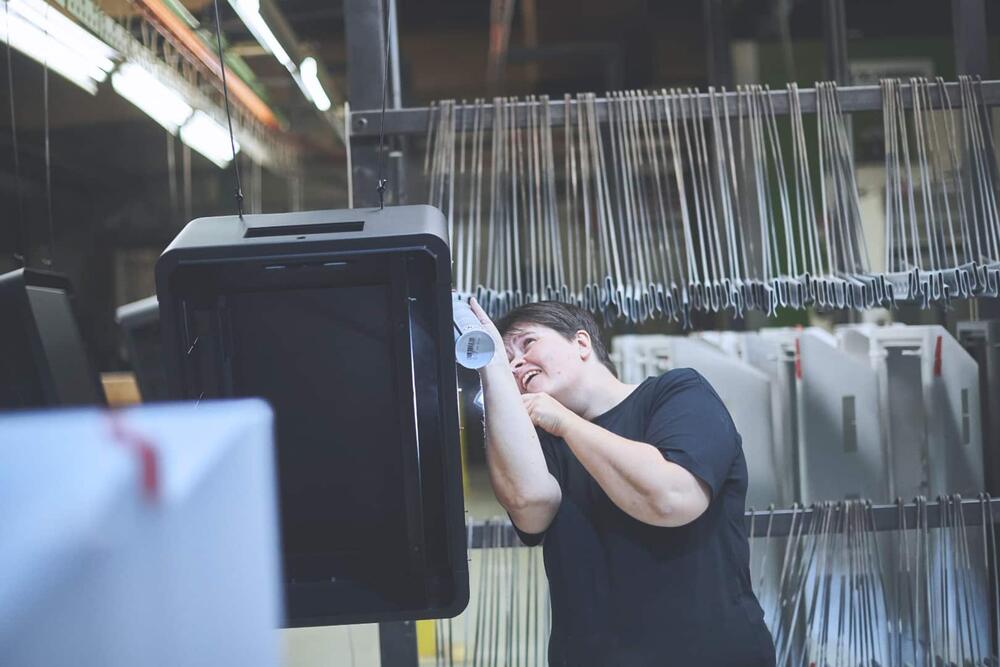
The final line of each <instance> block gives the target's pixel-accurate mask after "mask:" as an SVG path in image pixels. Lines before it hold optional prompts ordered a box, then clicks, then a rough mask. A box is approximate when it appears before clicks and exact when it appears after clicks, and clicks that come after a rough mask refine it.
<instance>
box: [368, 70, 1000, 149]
mask: <svg viewBox="0 0 1000 667" xmlns="http://www.w3.org/2000/svg"><path fill="white" fill-rule="evenodd" d="M977 85H978V84H977ZM958 86H959V84H958V83H957V82H950V83H946V84H945V87H946V88H947V90H948V96H949V97H950V98H951V106H952V108H954V109H957V108H960V107H961V104H962V99H961V98H962V95H961V92H960V91H959V87H958ZM899 88H900V93H901V95H902V103H903V106H904V107H905V108H907V109H910V108H912V107H913V92H912V90H911V88H910V86H909V84H905V85H901V86H900V87H899ZM678 90H680V91H681V92H686V91H687V90H689V88H683V89H678ZM692 90H693V89H692ZM768 94H769V95H770V97H771V103H772V104H773V105H774V112H775V113H777V114H787V113H788V108H789V98H788V91H787V90H785V89H784V88H783V87H782V88H780V89H774V90H770V91H768ZM982 94H983V102H984V103H985V104H986V106H1000V81H983V82H982ZM693 96H694V97H697V98H698V101H699V102H700V103H701V104H700V105H699V104H692V105H690V106H689V107H686V108H684V109H682V110H681V113H680V115H681V117H687V116H689V115H690V114H691V113H692V111H691V109H700V113H701V116H702V117H704V118H708V117H709V116H710V115H711V113H712V105H711V104H710V100H709V95H708V93H704V92H698V93H697V94H695V95H693ZM837 96H838V98H839V100H840V106H841V109H842V110H843V111H845V112H851V111H880V110H881V109H882V91H881V88H880V87H879V86H877V85H875V86H845V87H842V88H838V89H837ZM927 97H928V100H926V101H925V103H927V102H928V101H929V106H930V108H932V109H938V108H940V107H941V93H940V91H939V90H937V89H936V88H935V89H933V90H930V91H928V96H927ZM736 98H737V93H736V91H733V90H731V91H727V92H726V93H725V104H726V108H727V109H728V110H729V115H730V116H737V115H739V114H743V113H745V112H746V110H745V108H744V107H739V108H738V106H737V103H736ZM549 104H550V109H551V114H552V127H562V126H563V125H565V118H566V104H570V105H573V106H575V105H577V104H578V103H577V101H576V100H575V99H571V100H570V101H569V102H565V101H563V100H552V101H551V102H550V103H549ZM715 104H716V113H721V112H722V106H721V102H719V101H718V98H717V99H716V102H715ZM530 106H533V105H532V104H530V103H528V102H518V103H517V104H515V105H514V107H515V109H514V117H513V119H512V121H511V122H512V123H513V125H514V126H515V127H526V126H527V125H528V115H529V114H528V108H529V107H530ZM534 106H537V104H535V105H534ZM798 106H800V107H801V109H802V111H803V112H807V113H815V112H816V89H815V88H800V89H799V100H798ZM464 108H469V109H472V108H473V106H472V105H456V109H459V110H461V109H464ZM431 110H432V109H431V107H411V108H408V109H388V110H386V112H385V133H386V134H389V135H402V134H425V133H426V132H427V124H428V122H429V121H430V118H431ZM596 110H597V120H598V121H599V122H601V123H606V122H607V120H608V100H607V99H606V98H599V99H597V100H596ZM379 113H380V110H374V109H366V110H363V111H352V112H351V122H350V131H351V136H354V137H370V136H377V135H378V128H379V123H378V115H379ZM657 113H658V114H661V113H662V110H660V111H658V112H657ZM694 113H697V111H695V112H694ZM661 118H662V116H661ZM474 122H475V121H474V114H473V113H460V114H458V115H457V117H456V126H455V130H456V131H471V130H472V129H473V123H474ZM481 122H482V128H485V129H491V128H492V127H493V115H492V114H490V113H486V114H483V117H482V120H481Z"/></svg>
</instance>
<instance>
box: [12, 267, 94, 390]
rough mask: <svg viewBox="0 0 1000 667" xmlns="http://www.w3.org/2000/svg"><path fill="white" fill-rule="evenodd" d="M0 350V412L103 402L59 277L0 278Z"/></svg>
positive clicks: (23, 273) (19, 273)
mask: <svg viewBox="0 0 1000 667" xmlns="http://www.w3.org/2000/svg"><path fill="white" fill-rule="evenodd" d="M0 350H2V353H0V409H16V408H41V407H49V406H58V405H99V404H103V403H104V391H103V390H102V389H101V386H100V382H99V381H98V379H97V374H96V373H94V371H93V367H92V366H91V364H90V360H89V358H88V357H87V351H86V348H85V347H84V344H83V339H82V337H81V336H80V328H79V327H78V326H77V321H76V316H75V313H74V311H73V305H72V288H71V286H70V282H69V279H67V278H66V277H65V276H63V275H61V274H59V273H53V272H51V271H42V270H37V269H17V270H16V271H10V272H8V273H5V274H3V275H0Z"/></svg>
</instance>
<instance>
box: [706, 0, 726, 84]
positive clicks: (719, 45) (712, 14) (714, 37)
mask: <svg viewBox="0 0 1000 667" xmlns="http://www.w3.org/2000/svg"><path fill="white" fill-rule="evenodd" d="M702 7H703V10H704V19H705V47H706V49H707V54H706V56H707V58H708V63H707V65H708V84H709V85H710V86H726V87H727V88H731V87H732V85H733V58H732V54H731V49H730V43H729V25H728V24H727V23H726V0H702Z"/></svg>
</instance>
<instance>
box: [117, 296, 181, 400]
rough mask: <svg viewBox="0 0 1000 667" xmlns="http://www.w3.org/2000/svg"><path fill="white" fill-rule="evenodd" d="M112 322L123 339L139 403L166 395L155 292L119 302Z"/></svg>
mask: <svg viewBox="0 0 1000 667" xmlns="http://www.w3.org/2000/svg"><path fill="white" fill-rule="evenodd" d="M115 322H117V323H118V328H119V330H120V331H121V333H122V337H123V338H124V339H125V349H126V350H127V351H128V360H129V363H131V364H132V371H133V372H134V373H135V379H136V381H137V382H138V383H139V393H140V394H141V395H142V402H143V403H153V402H155V401H162V400H165V399H166V398H167V395H168V394H167V378H166V371H165V370H164V368H163V345H161V342H160V306H159V304H158V303H157V302H156V296H148V297H146V298H145V299H140V300H139V301H133V302H132V303H127V304H125V305H124V306H119V308H118V309H117V310H116V311H115Z"/></svg>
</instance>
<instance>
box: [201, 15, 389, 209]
mask: <svg viewBox="0 0 1000 667" xmlns="http://www.w3.org/2000/svg"><path fill="white" fill-rule="evenodd" d="M216 2H218V0H216ZM382 11H383V12H384V13H385V30H383V31H382V34H383V35H385V69H384V71H383V74H382V114H381V115H380V116H379V120H378V181H377V184H376V186H375V191H376V192H378V208H379V210H380V211H381V210H382V209H383V208H385V186H386V184H388V183H389V179H387V178H385V95H386V89H387V88H388V87H389V43H390V42H389V37H390V35H389V30H390V29H391V28H392V24H391V23H390V22H389V9H388V7H387V6H386V5H385V4H383V8H382Z"/></svg>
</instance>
